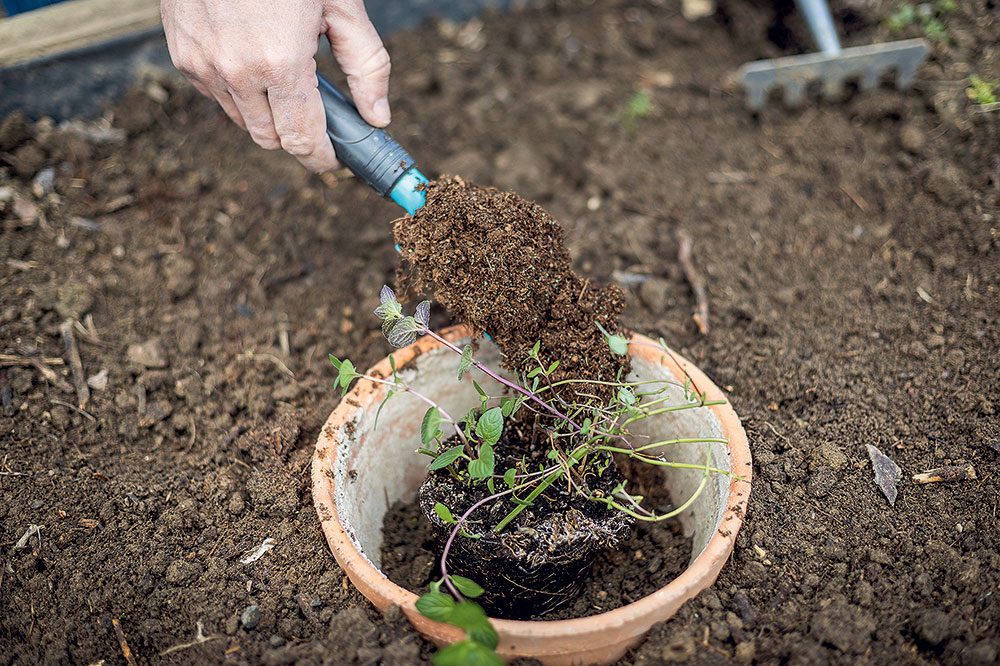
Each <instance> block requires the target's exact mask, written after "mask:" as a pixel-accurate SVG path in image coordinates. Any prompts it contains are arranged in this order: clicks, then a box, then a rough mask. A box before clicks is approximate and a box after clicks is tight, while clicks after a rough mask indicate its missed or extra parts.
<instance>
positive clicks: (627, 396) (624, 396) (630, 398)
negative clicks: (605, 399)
mask: <svg viewBox="0 0 1000 666" xmlns="http://www.w3.org/2000/svg"><path fill="white" fill-rule="evenodd" d="M618 401H619V402H621V403H622V404H623V405H634V404H635V395H633V394H632V391H630V390H629V389H628V388H626V387H624V386H622V387H621V388H619V389H618Z"/></svg>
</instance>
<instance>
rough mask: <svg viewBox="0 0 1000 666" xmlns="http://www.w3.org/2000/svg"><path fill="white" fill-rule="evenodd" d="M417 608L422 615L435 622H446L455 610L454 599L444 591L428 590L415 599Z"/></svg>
mask: <svg viewBox="0 0 1000 666" xmlns="http://www.w3.org/2000/svg"><path fill="white" fill-rule="evenodd" d="M416 605H417V610H418V611H420V614H421V615H423V616H424V617H429V618H430V619H432V620H435V621H437V622H448V621H449V618H450V617H451V614H452V612H454V610H455V606H456V604H455V600H454V599H452V597H451V595H450V594H445V593H444V592H428V593H427V594H425V595H422V596H421V597H420V598H419V599H417V604H416Z"/></svg>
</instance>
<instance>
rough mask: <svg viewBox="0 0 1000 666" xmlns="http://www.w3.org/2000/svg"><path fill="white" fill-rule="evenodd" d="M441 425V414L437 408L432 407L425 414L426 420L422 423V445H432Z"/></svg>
mask: <svg viewBox="0 0 1000 666" xmlns="http://www.w3.org/2000/svg"><path fill="white" fill-rule="evenodd" d="M440 425H441V412H440V410H438V408H437V407H431V408H430V409H428V410H427V412H426V413H425V414H424V420H423V421H422V422H421V423H420V443H421V444H430V443H431V442H433V441H434V438H435V437H436V436H437V433H438V426H440Z"/></svg>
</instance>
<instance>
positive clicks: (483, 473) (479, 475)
mask: <svg viewBox="0 0 1000 666" xmlns="http://www.w3.org/2000/svg"><path fill="white" fill-rule="evenodd" d="M492 474H493V467H491V466H490V465H488V464H487V463H486V462H485V461H484V460H480V459H479V458H476V459H475V460H473V461H472V462H470V463H469V476H471V477H472V478H473V479H485V478H486V477H488V476H492Z"/></svg>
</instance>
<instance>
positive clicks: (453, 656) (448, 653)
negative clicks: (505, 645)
mask: <svg viewBox="0 0 1000 666" xmlns="http://www.w3.org/2000/svg"><path fill="white" fill-rule="evenodd" d="M431 661H432V662H433V663H434V666H504V661H503V659H501V658H500V657H498V656H497V655H496V653H495V652H493V648H488V647H486V646H485V645H483V644H481V643H478V642H476V641H473V640H466V641H459V642H458V643H452V644H451V645H449V646H447V647H445V648H442V649H441V650H438V652H437V653H436V654H435V655H434V656H433V657H432V658H431Z"/></svg>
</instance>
